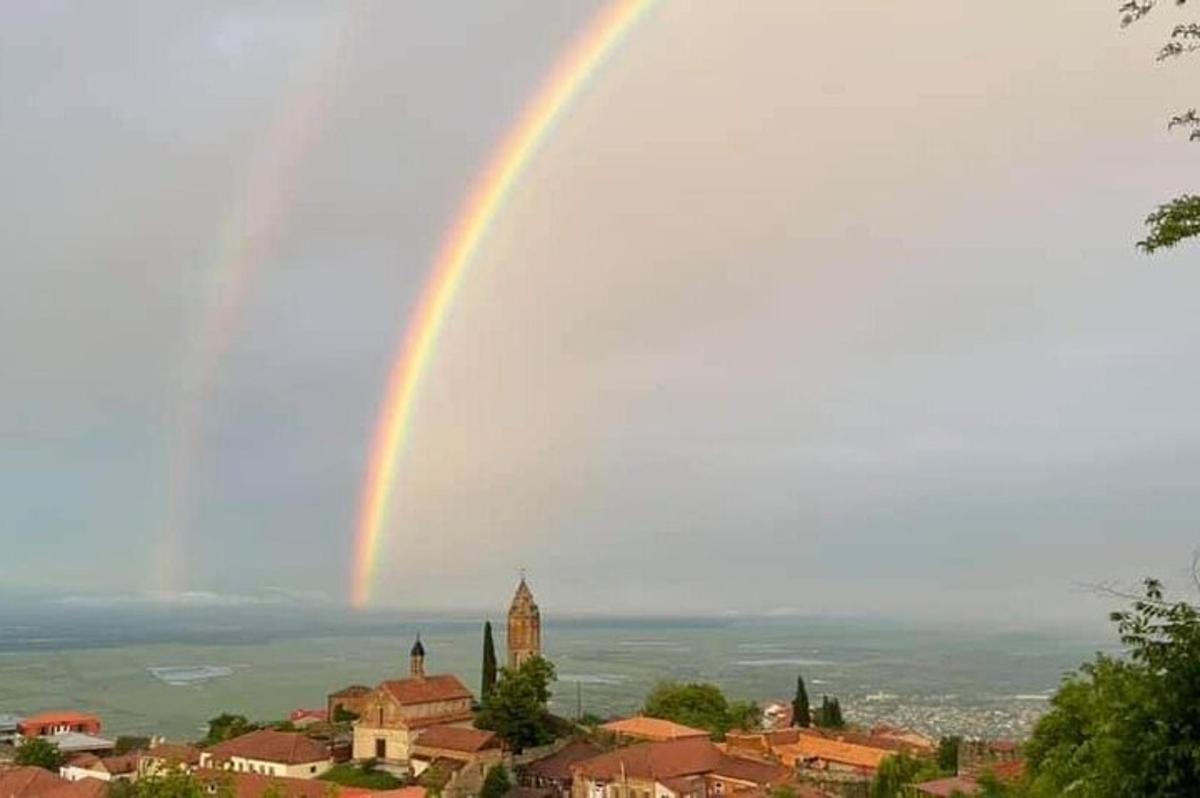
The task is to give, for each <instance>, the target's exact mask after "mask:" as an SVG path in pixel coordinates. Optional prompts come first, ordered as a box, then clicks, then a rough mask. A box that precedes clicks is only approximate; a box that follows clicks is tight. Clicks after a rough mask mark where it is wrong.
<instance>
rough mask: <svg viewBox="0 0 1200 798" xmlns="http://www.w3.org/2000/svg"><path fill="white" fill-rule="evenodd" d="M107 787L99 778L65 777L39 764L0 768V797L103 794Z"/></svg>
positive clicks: (58, 797)
mask: <svg viewBox="0 0 1200 798" xmlns="http://www.w3.org/2000/svg"><path fill="white" fill-rule="evenodd" d="M107 790H108V785H107V784H106V783H105V782H103V781H101V780H100V779H80V780H79V781H67V780H66V779H63V778H59V777H58V776H56V775H54V774H53V773H51V772H50V771H48V770H42V769H41V768H35V767H19V768H14V769H12V770H2V771H0V796H2V798H103V796H104V795H105V793H106V792H107Z"/></svg>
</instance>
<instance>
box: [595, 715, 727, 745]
mask: <svg viewBox="0 0 1200 798" xmlns="http://www.w3.org/2000/svg"><path fill="white" fill-rule="evenodd" d="M600 728H601V729H603V730H604V731H606V732H609V733H610V734H614V735H616V737H617V739H620V740H645V741H650V742H663V741H665V740H682V739H685V738H688V737H704V738H707V737H708V732H707V731H705V730H704V729H693V728H692V727H691V726H684V725H683V724H681V723H675V722H673V721H669V720H663V719H662V718H648V717H646V716H645V715H635V716H633V717H632V718H622V719H621V720H614V721H610V722H608V723H605V724H602V725H601V726H600Z"/></svg>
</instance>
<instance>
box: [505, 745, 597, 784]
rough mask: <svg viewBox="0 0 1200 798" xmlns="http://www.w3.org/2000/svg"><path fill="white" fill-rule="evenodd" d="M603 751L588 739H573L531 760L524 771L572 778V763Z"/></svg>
mask: <svg viewBox="0 0 1200 798" xmlns="http://www.w3.org/2000/svg"><path fill="white" fill-rule="evenodd" d="M600 753H602V751H601V749H600V747H599V746H598V745H593V744H592V743H589V742H587V741H586V740H572V741H571V742H569V743H567V744H566V745H565V746H563V747H562V748H560V749H558V750H557V751H555V752H554V753H553V754H550V755H549V756H545V757H542V758H541V759H538V760H535V761H533V762H530V763H529V764H528V765H525V766H524V767H523V768H522V772H524V773H527V774H528V775H530V776H534V777H536V778H542V779H553V780H555V781H570V780H571V765H574V764H575V763H576V762H582V761H583V760H585V759H591V758H592V757H594V756H597V755H599V754H600Z"/></svg>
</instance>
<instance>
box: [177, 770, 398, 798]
mask: <svg viewBox="0 0 1200 798" xmlns="http://www.w3.org/2000/svg"><path fill="white" fill-rule="evenodd" d="M196 778H197V779H199V781H200V782H201V783H202V784H204V785H205V786H206V788H207V789H206V790H205V791H206V792H207V793H209V794H210V795H211V794H219V793H220V792H222V788H223V789H224V790H227V791H228V794H229V795H230V797H231V798H330V795H331V794H332V792H333V786H334V785H332V784H330V783H329V782H327V781H321V780H319V779H295V778H290V777H288V776H268V775H264V774H262V773H242V772H238V771H233V772H229V771H220V770H198V771H196ZM336 789H337V798H371V796H375V795H379V794H382V793H374V792H371V791H370V790H367V789H364V788H361V787H341V786H339V787H337V788H336Z"/></svg>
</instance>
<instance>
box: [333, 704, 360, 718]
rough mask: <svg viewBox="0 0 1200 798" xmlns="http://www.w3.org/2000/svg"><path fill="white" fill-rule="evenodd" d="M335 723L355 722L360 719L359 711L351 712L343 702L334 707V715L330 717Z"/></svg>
mask: <svg viewBox="0 0 1200 798" xmlns="http://www.w3.org/2000/svg"><path fill="white" fill-rule="evenodd" d="M330 720H332V721H333V722H334V723H353V722H354V721H356V720H358V713H357V712H351V711H350V710H348V709H346V708H345V707H344V706H342V705H341V704H338V705H337V706H336V707H334V708H333V717H332V718H330Z"/></svg>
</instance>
